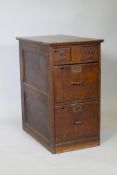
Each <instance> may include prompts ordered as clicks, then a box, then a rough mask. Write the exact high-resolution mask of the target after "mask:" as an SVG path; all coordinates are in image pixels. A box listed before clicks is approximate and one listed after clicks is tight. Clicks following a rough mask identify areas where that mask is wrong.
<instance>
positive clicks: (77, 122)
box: [72, 120, 82, 125]
mask: <svg viewBox="0 0 117 175" xmlns="http://www.w3.org/2000/svg"><path fill="white" fill-rule="evenodd" d="M81 123H82V121H80V120H77V121H72V124H73V125H79V124H81Z"/></svg>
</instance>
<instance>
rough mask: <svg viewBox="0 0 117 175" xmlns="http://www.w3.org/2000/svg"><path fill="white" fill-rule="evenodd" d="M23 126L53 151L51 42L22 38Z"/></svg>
mask: <svg viewBox="0 0 117 175" xmlns="http://www.w3.org/2000/svg"><path fill="white" fill-rule="evenodd" d="M20 72H21V94H22V118H23V128H24V130H25V131H27V132H28V133H29V134H30V135H32V136H33V137H34V138H36V139H37V140H38V141H40V142H41V143H42V144H43V145H44V146H45V147H46V148H48V149H49V150H51V151H52V145H53V143H52V142H53V136H52V134H53V131H52V127H51V114H50V97H49V93H50V86H49V84H50V82H49V81H50V59H49V47H48V45H42V44H34V43H29V42H25V41H20Z"/></svg>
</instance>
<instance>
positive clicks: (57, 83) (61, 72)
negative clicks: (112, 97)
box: [54, 63, 99, 103]
mask: <svg viewBox="0 0 117 175" xmlns="http://www.w3.org/2000/svg"><path fill="white" fill-rule="evenodd" d="M98 71H99V65H98V63H89V64H75V65H64V66H54V88H55V89H54V91H55V102H56V103H59V102H68V101H76V100H77V101H78V100H79V101H80V100H87V99H93V100H95V99H97V98H98V96H99V79H98V77H99V75H98V74H99V72H98Z"/></svg>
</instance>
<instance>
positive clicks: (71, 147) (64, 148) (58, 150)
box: [54, 140, 100, 154]
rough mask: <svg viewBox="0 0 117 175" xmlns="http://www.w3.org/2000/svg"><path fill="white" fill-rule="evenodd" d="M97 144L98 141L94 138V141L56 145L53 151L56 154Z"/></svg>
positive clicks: (98, 143)
mask: <svg viewBox="0 0 117 175" xmlns="http://www.w3.org/2000/svg"><path fill="white" fill-rule="evenodd" d="M98 145H100V141H99V140H94V141H87V142H83V143H78V144H75V145H67V146H59V147H56V148H55V150H54V151H55V154H56V153H62V152H66V151H73V150H77V149H83V148H89V147H94V146H98Z"/></svg>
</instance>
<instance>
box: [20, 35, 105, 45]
mask: <svg viewBox="0 0 117 175" xmlns="http://www.w3.org/2000/svg"><path fill="white" fill-rule="evenodd" d="M17 39H18V40H22V41H29V42H36V43H45V44H49V45H56V44H77V43H93V42H98V43H101V42H103V39H92V38H84V37H77V36H69V35H45V36H32V37H17Z"/></svg>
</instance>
